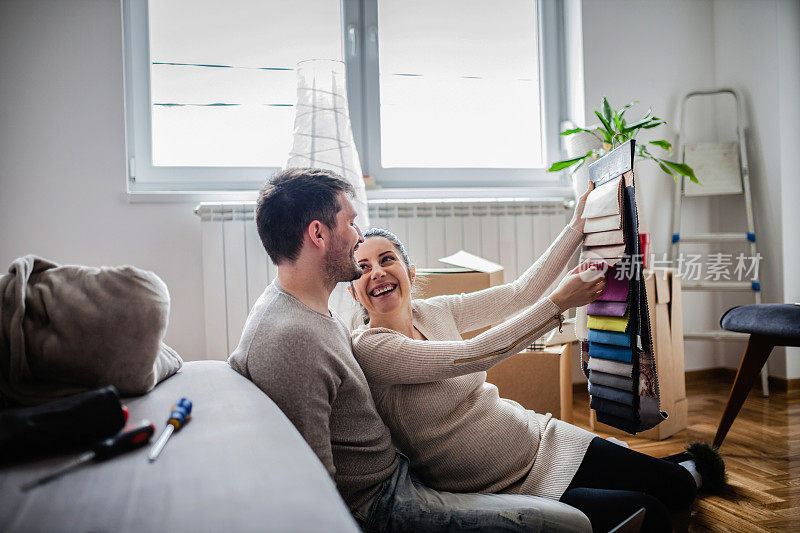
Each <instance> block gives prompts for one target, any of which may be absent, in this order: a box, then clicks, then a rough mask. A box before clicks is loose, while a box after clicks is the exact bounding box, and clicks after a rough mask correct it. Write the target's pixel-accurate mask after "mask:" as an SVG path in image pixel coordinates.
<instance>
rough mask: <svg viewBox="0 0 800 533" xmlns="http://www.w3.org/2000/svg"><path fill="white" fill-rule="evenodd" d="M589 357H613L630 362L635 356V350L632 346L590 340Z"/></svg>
mask: <svg viewBox="0 0 800 533" xmlns="http://www.w3.org/2000/svg"><path fill="white" fill-rule="evenodd" d="M589 357H599V358H600V359H612V360H614V361H622V362H623V363H630V362H631V359H632V358H633V351H632V350H631V349H630V348H623V347H621V346H613V345H611V344H602V343H599V342H589Z"/></svg>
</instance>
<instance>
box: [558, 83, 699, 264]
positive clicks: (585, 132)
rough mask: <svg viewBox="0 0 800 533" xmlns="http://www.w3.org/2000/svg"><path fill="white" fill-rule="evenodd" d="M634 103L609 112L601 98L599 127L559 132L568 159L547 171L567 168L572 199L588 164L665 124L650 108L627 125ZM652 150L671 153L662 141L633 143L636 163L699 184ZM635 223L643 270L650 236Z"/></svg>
mask: <svg viewBox="0 0 800 533" xmlns="http://www.w3.org/2000/svg"><path fill="white" fill-rule="evenodd" d="M635 103H637V102H636V101H634V102H631V103H630V104H627V105H625V106H623V107H621V108H620V109H617V110H614V109H612V108H611V104H609V103H608V99H607V98H606V97H603V102H602V106H601V110H600V111H595V112H594V114H595V115H597V118H598V119H599V120H600V125H599V126H596V127H594V128H592V129H587V128H572V129H568V130H565V131H562V132H561V135H566V136H572V139H570V140H567V142H566V145H567V155H568V157H569V158H568V159H565V160H563V161H557V162H555V163H553V164H552V165H551V166H550V168H549V169H548V171H550V172H558V171H560V170H564V169H567V168H570V167H571V171H570V174H571V175H572V177H573V188H574V190H575V197H576V198H577V197H578V196H579V195H581V194H583V192H584V191H585V190H586V189H587V187H588V180H589V175H588V170H587V169H588V166H589V164H590V163H591V162H592V161H594V160H596V159H598V158H600V157H602V156H604V155H605V154H606V153H608V151H609V150H612V149H614V148H616V147H617V146H618V145H620V144H622V143H625V142H627V141H629V140H631V139H635V138H636V136H637V135H638V134H639V132H640V131H642V130H650V129H653V128H657V127H659V126H662V125H665V124H666V122H665V121H664V120H663V119H660V118H659V117H657V116H655V115H653V109H652V108H650V109H648V110H647V113H645V114H644V116H642V117H641V118H640V119H639V120H636V121H634V122H631V123H629V122H628V121H627V119H626V118H625V113H626V112H627V111H628V109H630V108H631V107H633V105H634V104H635ZM652 147H655V148H659V149H661V150H666V151H667V152H672V145H671V144H670V143H669V142H668V141H666V140H663V139H661V140H656V141H648V142H646V143H636V157H637V159H639V160H641V159H649V160H651V161H655V162H656V164H658V166H659V168H661V170H663V171H664V172H666V173H667V174H669V175H671V176H673V178H674V179H675V181H676V182H677V180H678V176H685V177H687V178H689V179H690V180H691V181H693V182H695V183H700V182H699V181H698V179H697V176H695V174H694V170H693V169H692V167H690V166H689V165H687V164H686V163H679V162H677V161H670V160H668V159H664V158H661V157H656V156H655V155H653V154H652V153H651V152H650V148H652ZM576 173H577V174H576ZM637 196H638V195H637ZM637 204H638V202H637ZM639 220H640V226H639V229H640V233H639V240H640V244H641V245H640V248H641V250H642V254H643V256H644V257H643V259H644V262H645V266H647V263H648V261H647V257H648V249H649V244H650V235H649V233H648V232H647V230H646V229H645V228H646V223H645V218H644V217H643V216H642V213H640V218H639Z"/></svg>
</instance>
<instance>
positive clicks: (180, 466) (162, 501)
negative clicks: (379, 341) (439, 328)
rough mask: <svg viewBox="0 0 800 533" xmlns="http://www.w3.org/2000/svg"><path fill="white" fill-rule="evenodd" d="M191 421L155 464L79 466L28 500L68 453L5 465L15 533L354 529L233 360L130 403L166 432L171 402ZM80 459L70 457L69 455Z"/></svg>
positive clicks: (298, 442) (308, 457)
mask: <svg viewBox="0 0 800 533" xmlns="http://www.w3.org/2000/svg"><path fill="white" fill-rule="evenodd" d="M184 396H185V397H187V398H189V399H191V400H192V401H193V402H194V408H193V412H192V420H191V422H190V423H189V424H187V425H186V427H185V428H184V429H182V430H181V431H180V432H178V433H176V434H175V435H174V436H173V437H172V439H170V441H169V443H167V446H166V448H165V449H164V451H163V452H162V454H161V457H160V458H159V459H158V461H156V462H155V463H153V464H149V463H148V462H147V459H146V456H147V450H148V448H147V447H145V448H141V449H139V450H136V451H134V452H131V453H129V454H126V455H123V456H120V457H117V458H114V459H111V460H110V461H108V462H105V463H95V464H90V465H88V466H86V467H83V468H81V469H79V470H75V471H73V472H72V473H70V474H67V475H65V476H63V477H61V478H59V479H57V480H55V481H52V482H50V483H49V484H46V485H43V486H40V487H38V488H35V489H33V490H32V491H30V492H28V493H22V492H20V491H19V489H18V487H19V485H20V484H21V483H22V482H24V481H27V480H29V479H31V478H32V477H36V475H37V474H41V473H42V472H45V471H46V470H48V469H49V468H50V467H52V466H53V465H57V464H60V463H61V462H62V461H63V459H64V458H65V457H58V458H50V459H45V460H41V461H37V462H35V463H28V464H25V465H18V466H13V467H10V468H7V469H4V471H3V472H2V475H0V524H3V529H4V530H7V531H131V532H136V533H141V532H143V531H190V532H203V531H215V532H216V531H230V532H239V531H267V530H271V531H358V528H357V526H356V524H355V522H354V520H353V519H352V517H351V515H350V513H349V511H348V510H347V507H346V506H345V504H344V501H343V500H342V499H341V497H340V496H339V494H338V492H337V491H336V487H335V485H334V484H333V481H332V480H331V479H330V476H329V475H328V473H327V472H326V471H325V469H324V467H323V466H322V463H320V462H319V460H318V459H317V457H316V456H315V455H314V453H313V452H312V451H311V449H310V448H309V447H308V445H307V444H306V443H305V441H304V440H303V439H302V437H301V436H300V434H299V433H298V432H297V430H296V429H295V428H294V426H293V425H292V424H291V422H289V420H288V419H287V418H286V417H285V416H284V415H283V413H281V411H280V410H279V409H278V407H277V406H276V405H275V404H274V403H273V402H272V401H271V400H270V399H269V398H268V397H267V396H266V395H265V394H264V393H263V392H261V390H259V389H258V388H257V387H256V386H255V385H253V384H252V383H251V382H249V381H248V380H246V379H245V378H243V377H242V376H240V375H239V374H237V373H236V372H234V371H233V370H232V369H231V368H230V367H229V366H228V365H227V364H226V363H223V362H218V361H198V362H191V363H187V364H185V365H184V367H183V370H182V371H181V372H179V373H178V374H176V375H175V376H173V377H171V378H169V379H167V380H166V381H164V382H162V383H161V384H159V385H158V386H157V387H156V388H155V389H154V390H153V391H152V392H150V393H149V394H147V395H145V396H143V397H139V398H135V399H131V400H129V401H127V402H125V403H126V405H127V406H128V407H129V409H130V412H131V417H130V420H131V421H133V420H139V419H141V418H149V419H150V420H152V421H153V422H155V423H156V427H157V428H158V432H160V431H161V429H162V427H163V425H164V423H165V422H166V418H167V415H168V414H169V409H170V407H171V405H172V404H173V403H174V402H175V401H177V400H178V399H179V398H181V397H184ZM70 457H72V456H70Z"/></svg>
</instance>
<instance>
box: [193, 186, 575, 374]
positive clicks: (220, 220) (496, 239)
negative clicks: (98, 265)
mask: <svg viewBox="0 0 800 533" xmlns="http://www.w3.org/2000/svg"><path fill="white" fill-rule="evenodd" d="M254 211H255V202H203V203H201V204H200V205H199V206H198V207H197V208H196V209H195V213H197V215H198V216H200V219H201V221H202V222H201V226H202V239H203V243H202V248H203V266H202V268H203V291H204V297H205V298H204V299H205V334H206V358H207V359H220V360H224V359H226V358H227V357H228V355H229V354H230V353H231V352H232V351H233V350H234V349H235V348H236V345H237V344H238V342H239V337H240V335H241V333H242V328H243V326H244V322H245V319H246V318H247V313H248V312H249V310H250V308H251V307H252V305H253V304H254V303H255V301H256V300H257V299H258V297H259V296H260V295H261V293H262V292H263V291H264V288H265V287H266V286H267V284H269V282H270V281H272V279H273V278H274V277H275V276H276V274H277V269H276V267H275V265H273V264H272V263H271V262H270V261H269V259H268V258H267V254H266V252H265V251H264V248H263V246H262V245H261V239H259V237H258V231H257V230H256V225H255V218H254ZM570 215H571V209H568V208H567V207H566V206H565V204H564V202H563V201H561V200H553V201H530V200H522V199H520V200H517V199H502V200H481V201H475V200H469V199H467V200H464V201H456V200H430V201H421V200H414V201H399V200H379V201H371V202H370V204H369V216H370V222H371V225H372V227H381V228H386V229H388V230H390V231H392V232H393V233H395V234H396V235H397V236H398V237H399V238H400V239H401V240H402V241H403V243H405V245H406V248H407V251H408V254H409V256H410V257H411V260H412V261H413V262H414V263H415V264H416V265H417V267H418V268H433V267H443V266H446V265H444V264H442V263H439V262H438V259H439V258H440V257H444V256H446V255H450V254H452V253H454V252H457V251H458V250H462V249H463V250H466V251H468V252H471V253H473V254H476V255H479V256H481V257H485V258H486V259H489V260H491V261H494V262H497V263H500V264H501V265H503V267H504V269H505V273H504V277H505V280H506V281H510V280H513V279H515V278H516V277H517V275H518V274H519V273H521V272H523V271H524V270H525V269H526V268H528V266H530V264H531V263H533V261H535V260H536V258H537V257H539V255H541V253H542V252H544V251H545V250H546V249H547V247H548V246H549V245H550V243H551V242H552V241H553V239H555V237H556V236H557V235H558V234H559V233H560V232H561V230H562V229H563V228H564V225H565V224H566V223H567V222H568V220H569V216H570ZM332 306H333V307H334V308H336V305H335V304H333V305H332Z"/></svg>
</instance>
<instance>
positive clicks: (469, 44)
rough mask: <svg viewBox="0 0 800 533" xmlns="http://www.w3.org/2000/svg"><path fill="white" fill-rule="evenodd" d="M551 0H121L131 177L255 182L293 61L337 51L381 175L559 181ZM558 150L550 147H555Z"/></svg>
mask: <svg viewBox="0 0 800 533" xmlns="http://www.w3.org/2000/svg"><path fill="white" fill-rule="evenodd" d="M559 11H560V3H559V2H558V1H557V0H538V1H536V0H497V1H494V2H485V1H483V0H343V1H342V0H304V1H303V2H277V1H271V2H270V1H264V0H228V1H226V2H220V1H219V0H157V1H155V0H151V1H149V2H145V1H137V0H124V2H123V16H124V26H125V65H126V106H127V109H126V118H127V122H126V124H127V135H128V154H129V180H130V183H131V190H136V191H147V190H211V189H215V190H219V189H229V190H241V189H254V188H258V187H259V186H261V184H263V181H264V179H265V178H266V177H268V176H269V175H271V174H272V173H273V172H274V171H275V170H277V169H278V168H280V167H282V166H283V165H284V164H285V162H286V159H287V155H288V152H289V149H290V145H291V142H292V136H291V134H292V126H293V125H292V117H293V105H294V101H295V87H296V81H295V72H294V67H295V65H296V64H297V63H298V62H299V61H301V60H304V59H310V58H315V59H319V58H324V59H336V60H344V61H345V62H346V65H347V78H348V79H347V84H348V93H349V100H350V111H351V121H352V124H353V130H354V136H355V140H356V144H357V147H358V150H359V154H360V157H361V163H362V167H363V169H364V172H365V173H367V174H371V175H372V176H373V177H374V178H376V180H377V181H378V182H379V183H380V184H381V185H383V186H384V187H423V186H445V187H447V186H450V187H454V186H460V187H463V186H480V185H493V186H521V185H526V186H530V185H537V184H540V185H550V186H552V185H558V184H561V182H560V178H558V177H555V176H553V175H550V174H547V173H546V172H544V170H543V168H544V167H545V162H546V161H547V160H548V155H549V154H553V157H557V156H558V146H559V144H558V135H557V134H558V132H557V128H558V123H559V119H560V118H561V117H560V116H559V115H560V105H559V96H558V95H559V94H561V92H562V91H561V86H562V83H561V81H560V80H561V79H562V77H563V76H562V74H561V70H562V69H561V68H560V66H559V65H560V63H561V62H560V61H559V60H558V56H559V52H558V50H559V45H558V42H559V41H558V39H559V38H560V37H559V35H560V34H561V33H562V32H560V30H559V28H560V27H561V25H560V24H558V21H559V20H560V16H559V13H558V12H559ZM553 157H549V159H552V158H553Z"/></svg>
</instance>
